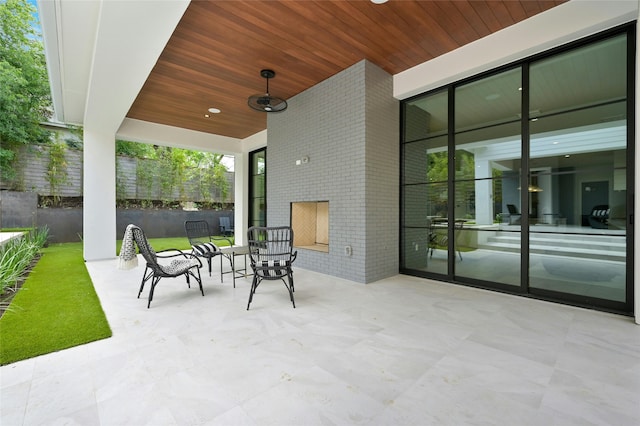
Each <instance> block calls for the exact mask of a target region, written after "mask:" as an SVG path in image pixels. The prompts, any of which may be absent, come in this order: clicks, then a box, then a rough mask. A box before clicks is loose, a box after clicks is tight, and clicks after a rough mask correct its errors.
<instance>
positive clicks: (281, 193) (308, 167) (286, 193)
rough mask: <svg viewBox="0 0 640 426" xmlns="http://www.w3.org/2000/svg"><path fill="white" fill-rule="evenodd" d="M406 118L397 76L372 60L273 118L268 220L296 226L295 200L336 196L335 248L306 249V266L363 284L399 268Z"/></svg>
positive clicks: (302, 256) (332, 210) (332, 214)
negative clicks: (402, 125)
mask: <svg viewBox="0 0 640 426" xmlns="http://www.w3.org/2000/svg"><path fill="white" fill-rule="evenodd" d="M398 116H399V109H398V102H397V101H396V100H395V99H394V98H393V96H392V77H391V75H389V74H387V73H386V72H384V71H383V70H382V69H380V68H378V67H377V66H375V65H373V64H371V63H369V62H367V61H361V62H359V63H357V64H355V65H353V66H352V67H350V68H348V69H346V70H344V71H342V72H340V73H338V74H336V75H334V76H333V77H331V78H329V79H327V80H325V81H323V82H321V83H320V84H318V85H316V86H314V87H312V88H311V89H309V90H306V91H305V92H303V93H301V94H299V95H297V96H295V97H293V98H292V99H290V100H289V108H288V109H287V110H286V111H285V112H283V113H279V114H271V115H269V116H268V129H269V130H268V145H267V146H268V147H267V164H268V172H267V197H268V198H267V208H268V212H267V220H268V225H269V226H277V225H289V224H290V203H291V202H294V201H329V253H322V252H316V251H312V250H299V253H298V260H297V261H296V263H297V265H298V266H300V267H303V268H306V269H311V270H315V271H319V272H323V273H327V274H330V275H335V276H338V277H342V278H346V279H349V280H353V281H357V282H362V283H367V282H371V281H376V280H378V279H381V278H384V277H387V276H390V275H395V274H396V273H397V272H398V226H399V225H398V211H399V205H398V187H399V183H398V176H399V164H398V158H399V143H398V134H399V128H398V122H399V117H398ZM305 156H306V157H309V162H308V163H307V164H301V165H298V166H297V165H296V160H299V159H302V157H305ZM345 246H351V247H352V249H353V254H352V256H346V255H345Z"/></svg>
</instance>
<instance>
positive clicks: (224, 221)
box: [218, 216, 235, 237]
mask: <svg viewBox="0 0 640 426" xmlns="http://www.w3.org/2000/svg"><path fill="white" fill-rule="evenodd" d="M218 220H219V222H220V234H221V235H224V236H225V237H232V236H233V233H234V232H235V231H234V229H233V227H232V226H231V219H230V218H229V217H227V216H222V217H221V218H219V219H218Z"/></svg>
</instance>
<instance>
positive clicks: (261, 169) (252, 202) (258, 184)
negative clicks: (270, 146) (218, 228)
mask: <svg viewBox="0 0 640 426" xmlns="http://www.w3.org/2000/svg"><path fill="white" fill-rule="evenodd" d="M249 178H250V180H249V226H250V227H251V226H267V148H262V149H260V150H258V151H253V152H251V153H250V154H249Z"/></svg>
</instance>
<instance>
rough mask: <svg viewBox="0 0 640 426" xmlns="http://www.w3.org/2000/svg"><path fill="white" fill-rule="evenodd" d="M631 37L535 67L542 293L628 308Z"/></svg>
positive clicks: (533, 182)
mask: <svg viewBox="0 0 640 426" xmlns="http://www.w3.org/2000/svg"><path fill="white" fill-rule="evenodd" d="M626 56H627V38H626V35H618V36H616V37H611V38H608V39H605V40H602V41H600V42H598V43H593V44H590V45H587V46H584V47H582V48H579V49H574V50H571V51H569V52H566V53H563V54H560V55H555V56H553V57H550V58H546V59H543V60H540V61H535V62H533V63H532V64H531V68H530V84H529V87H530V105H531V107H530V110H531V117H530V123H531V124H530V129H531V141H530V161H529V168H530V170H531V173H530V176H531V178H530V181H529V187H530V188H531V191H530V192H529V199H530V206H531V209H530V216H529V217H530V219H529V231H530V243H529V244H530V265H529V277H530V278H529V280H530V282H529V285H530V287H531V288H532V291H535V290H536V289H542V290H547V291H553V292H562V293H571V294H575V295H581V296H589V297H594V298H599V299H606V300H613V301H619V302H624V301H625V297H626V219H625V218H626V216H627V211H626V210H627V205H626V199H627V184H626V157H627V91H628V88H627V62H626Z"/></svg>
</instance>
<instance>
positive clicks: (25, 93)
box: [0, 0, 51, 178]
mask: <svg viewBox="0 0 640 426" xmlns="http://www.w3.org/2000/svg"><path fill="white" fill-rule="evenodd" d="M35 12H36V9H35V7H33V6H31V5H30V4H29V3H28V2H27V1H26V0H0V167H1V169H2V173H3V174H4V175H5V178H11V177H12V175H13V174H14V173H15V170H14V169H13V165H12V161H13V159H14V158H15V152H16V150H17V148H18V147H19V146H21V145H27V144H33V143H46V142H48V140H49V134H48V132H46V131H45V130H44V129H43V128H42V127H41V126H40V123H41V122H43V121H46V120H47V116H48V111H50V110H51V100H50V90H49V82H48V80H47V70H46V64H45V58H44V49H43V45H42V41H41V39H40V34H39V33H38V31H37V30H36V27H35V26H34V25H35V24H37V21H36V19H35V18H34V13H35Z"/></svg>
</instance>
